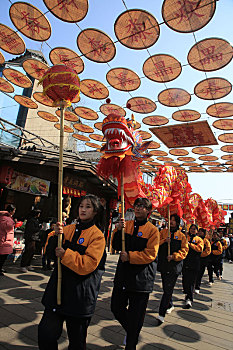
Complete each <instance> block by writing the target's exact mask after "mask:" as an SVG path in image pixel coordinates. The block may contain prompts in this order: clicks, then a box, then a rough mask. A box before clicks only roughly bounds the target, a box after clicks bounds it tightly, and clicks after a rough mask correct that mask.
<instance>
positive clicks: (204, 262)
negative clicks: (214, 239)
mask: <svg viewBox="0 0 233 350" xmlns="http://www.w3.org/2000/svg"><path fill="white" fill-rule="evenodd" d="M198 235H199V237H201V238H202V239H203V242H204V249H203V252H202V253H201V258H200V269H199V271H198V275H197V279H196V285H195V293H197V294H199V292H200V286H201V280H202V277H203V275H204V272H205V268H206V267H207V266H208V264H209V258H210V253H211V244H210V241H209V240H208V239H207V238H206V230H205V229H204V228H199V231H198Z"/></svg>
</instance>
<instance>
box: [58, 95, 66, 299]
mask: <svg viewBox="0 0 233 350" xmlns="http://www.w3.org/2000/svg"><path fill="white" fill-rule="evenodd" d="M60 108H61V123H60V150H59V172H58V222H60V223H62V188H63V144H64V109H65V106H64V103H63V102H61V103H60ZM57 246H58V248H61V246H62V234H59V235H58V243H57ZM57 268H58V275H57V304H58V305H61V280H62V271H61V259H60V258H57Z"/></svg>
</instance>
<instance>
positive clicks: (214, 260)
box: [207, 231, 222, 286]
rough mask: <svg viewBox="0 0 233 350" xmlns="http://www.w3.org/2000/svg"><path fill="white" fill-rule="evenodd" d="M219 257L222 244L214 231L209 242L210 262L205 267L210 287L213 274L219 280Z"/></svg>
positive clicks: (212, 281)
mask: <svg viewBox="0 0 233 350" xmlns="http://www.w3.org/2000/svg"><path fill="white" fill-rule="evenodd" d="M221 256H222V244H221V242H220V237H219V235H218V233H217V232H216V231H215V232H214V233H213V237H212V240H211V254H210V262H209V264H208V266H207V269H208V275H209V285H210V286H211V285H212V283H214V278H213V272H215V274H216V276H217V278H219V261H220V260H221Z"/></svg>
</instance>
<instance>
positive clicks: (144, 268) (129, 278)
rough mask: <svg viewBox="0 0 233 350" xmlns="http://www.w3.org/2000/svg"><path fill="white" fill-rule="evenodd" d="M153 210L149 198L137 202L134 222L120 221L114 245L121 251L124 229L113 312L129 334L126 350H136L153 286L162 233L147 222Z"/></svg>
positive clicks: (113, 296)
mask: <svg viewBox="0 0 233 350" xmlns="http://www.w3.org/2000/svg"><path fill="white" fill-rule="evenodd" d="M151 209H152V205H151V202H150V201H149V200H148V199H147V198H137V199H136V201H135V202H134V212H135V220H131V221H127V222H125V221H124V220H123V219H121V221H120V223H119V224H118V227H117V231H115V232H114V236H113V241H112V247H113V249H115V250H117V251H121V250H122V241H121V234H122V232H121V229H122V228H123V227H125V243H126V249H125V250H126V251H121V253H120V258H119V261H118V265H117V269H116V274H115V278H114V288H113V292H112V300H111V310H112V312H113V314H114V316H115V317H116V319H117V320H118V321H119V322H120V324H121V325H122V327H123V328H124V329H125V331H126V334H127V336H126V348H125V349H127V350H135V349H136V345H137V342H138V337H139V333H140V331H141V328H142V325H143V321H144V317H145V313H146V307H147V302H148V299H149V294H150V293H151V292H152V290H153V285H154V279H155V273H156V262H155V259H156V256H157V253H158V248H159V231H158V229H157V228H156V227H155V226H154V225H152V224H151V223H150V222H149V221H148V220H147V217H148V215H149V213H150V211H151Z"/></svg>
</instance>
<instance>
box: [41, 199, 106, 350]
mask: <svg viewBox="0 0 233 350" xmlns="http://www.w3.org/2000/svg"><path fill="white" fill-rule="evenodd" d="M99 208H100V202H99V200H98V198H97V197H95V196H93V195H87V196H85V197H83V198H82V200H81V202H80V205H79V209H78V210H79V220H78V222H77V224H71V225H67V226H65V227H63V224H62V223H57V225H56V228H55V232H52V233H51V234H49V237H48V244H47V247H46V249H47V253H48V255H50V257H51V258H54V257H53V256H52V254H51V252H53V253H54V249H55V254H56V256H55V259H54V260H56V257H59V258H61V268H62V285H61V305H58V304H57V265H56V266H55V269H54V271H53V273H52V275H51V277H50V280H49V282H48V285H47V287H46V290H45V293H44V295H43V298H42V303H43V305H44V306H45V311H44V314H43V317H42V319H41V321H40V324H39V329H38V344H39V349H40V350H52V349H57V346H58V345H57V341H58V339H59V338H60V336H61V333H62V329H63V322H64V321H66V326H67V334H68V338H69V349H70V350H76V349H79V350H85V349H86V336H87V328H88V326H89V323H90V320H91V317H92V315H93V313H94V310H95V305H96V299H97V296H98V292H99V288H100V282H101V278H102V275H103V273H104V263H105V258H106V254H105V238H104V235H103V233H102V232H101V231H100V230H99V228H98V227H97V226H96V225H95V222H96V221H95V219H96V217H97V215H98V212H99ZM59 233H62V234H63V245H62V248H58V247H57V248H55V247H56V246H57V236H56V234H59Z"/></svg>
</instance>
